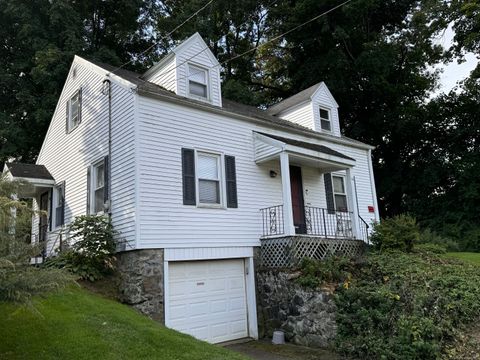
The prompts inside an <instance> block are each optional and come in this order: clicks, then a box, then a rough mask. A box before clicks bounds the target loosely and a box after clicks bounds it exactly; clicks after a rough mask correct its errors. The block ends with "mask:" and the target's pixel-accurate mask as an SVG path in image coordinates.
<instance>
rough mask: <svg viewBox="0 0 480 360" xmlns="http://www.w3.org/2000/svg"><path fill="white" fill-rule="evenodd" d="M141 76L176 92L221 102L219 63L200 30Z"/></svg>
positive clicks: (198, 98) (217, 102) (212, 103)
mask: <svg viewBox="0 0 480 360" xmlns="http://www.w3.org/2000/svg"><path fill="white" fill-rule="evenodd" d="M142 78H143V79H144V80H146V81H149V82H152V83H155V84H157V85H160V86H162V87H164V88H165V89H167V90H170V91H173V92H174V93H176V94H177V95H180V96H185V97H188V98H191V99H195V100H198V101H204V102H206V103H209V104H211V105H215V106H220V107H221V106H222V96H221V93H222V91H221V85H220V65H219V63H218V61H217V59H216V58H215V56H214V55H213V53H212V52H211V51H210V49H209V48H208V45H207V44H206V43H205V41H204V40H203V39H202V37H201V36H200V34H199V33H195V34H193V35H192V36H191V37H189V38H188V39H187V40H185V41H184V42H182V43H181V44H180V45H178V46H177V47H176V48H175V49H173V50H172V52H171V53H169V54H168V55H167V56H165V57H164V58H163V59H162V60H161V61H160V62H158V63H157V64H155V65H154V66H152V67H151V68H150V69H149V70H148V71H147V72H146V73H145V74H143V76H142Z"/></svg>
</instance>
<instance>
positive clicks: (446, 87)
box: [436, 27, 479, 93]
mask: <svg viewBox="0 0 480 360" xmlns="http://www.w3.org/2000/svg"><path fill="white" fill-rule="evenodd" d="M453 36H454V32H453V30H452V28H451V27H449V28H448V29H447V30H446V31H445V33H444V34H442V36H440V37H439V38H438V43H439V44H441V45H443V47H445V48H448V47H450V46H451V45H452V42H453ZM465 60H466V61H465V62H464V63H461V64H458V63H457V60H454V61H453V62H451V63H449V64H447V65H439V66H436V68H441V69H443V70H444V71H443V74H441V76H440V86H441V87H440V89H439V90H438V92H437V93H440V92H446V93H447V92H449V91H450V90H451V89H452V88H453V87H455V85H457V82H458V81H461V80H463V79H465V78H467V77H468V76H469V75H470V72H471V71H472V70H473V69H474V68H475V67H476V66H477V64H478V61H479V60H478V58H477V57H476V56H475V55H474V54H473V53H469V54H467V55H466V56H465Z"/></svg>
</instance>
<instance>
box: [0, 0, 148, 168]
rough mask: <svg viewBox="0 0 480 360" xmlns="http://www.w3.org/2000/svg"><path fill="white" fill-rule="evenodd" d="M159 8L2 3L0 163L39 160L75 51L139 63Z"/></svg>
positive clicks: (137, 0)
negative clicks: (11, 159) (13, 160)
mask: <svg viewBox="0 0 480 360" xmlns="http://www.w3.org/2000/svg"><path fill="white" fill-rule="evenodd" d="M155 11H156V2H155V1H153V0H152V1H146V2H143V1H141V0H121V1H114V0H105V1H94V2H91V1H71V0H55V1H49V0H33V1H31V0H0V23H1V24H2V26H1V27H0V38H1V39H2V47H0V94H1V95H2V96H1V98H0V163H1V162H3V161H5V160H7V159H8V158H10V157H13V158H16V159H18V160H21V161H24V162H31V161H34V160H35V158H36V156H37V154H38V151H39V149H40V146H41V144H42V141H43V138H44V136H45V133H46V131H47V127H48V125H49V123H50V119H51V116H52V114H53V111H54V109H55V105H56V103H57V100H58V97H59V95H60V92H61V89H62V86H63V83H64V81H65V78H66V76H67V72H68V69H69V66H70V64H71V62H72V60H73V56H74V55H75V54H76V55H81V56H85V57H88V58H90V59H95V60H99V61H105V62H108V63H111V64H113V65H120V64H121V63H124V62H126V61H129V60H132V59H134V60H135V55H136V54H138V53H140V52H141V51H142V50H144V49H145V48H146V47H147V46H148V45H149V44H151V42H152V40H153V37H152V35H150V34H149V33H148V29H149V27H150V22H151V21H152V19H153V18H154V17H155V16H156V15H155ZM136 60H137V61H136V62H134V64H133V65H130V67H134V68H135V67H142V66H143V62H145V59H144V58H139V59H136Z"/></svg>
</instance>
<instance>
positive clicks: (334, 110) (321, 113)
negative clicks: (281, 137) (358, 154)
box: [268, 82, 340, 136]
mask: <svg viewBox="0 0 480 360" xmlns="http://www.w3.org/2000/svg"><path fill="white" fill-rule="evenodd" d="M268 112H269V113H270V114H271V115H274V116H278V117H279V118H281V119H285V120H288V121H291V122H294V123H297V124H299V125H302V126H305V127H307V128H310V129H313V130H315V131H318V132H320V133H324V134H329V135H335V136H340V123H339V119H338V104H337V102H336V101H335V99H334V97H333V95H332V93H331V92H330V90H328V87H327V85H325V83H324V82H321V83H318V84H315V85H313V86H311V87H309V88H308V89H305V90H303V91H301V92H299V93H297V94H295V95H293V96H291V97H289V98H287V99H285V100H283V101H281V102H279V103H278V104H276V105H274V106H272V107H270V108H269V109H268Z"/></svg>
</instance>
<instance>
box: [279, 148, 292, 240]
mask: <svg viewBox="0 0 480 360" xmlns="http://www.w3.org/2000/svg"><path fill="white" fill-rule="evenodd" d="M280 171H281V173H282V195H283V222H284V226H285V235H295V226H294V225H293V208H292V188H291V186H290V162H289V160H288V154H287V153H286V152H284V151H282V152H281V153H280Z"/></svg>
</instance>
